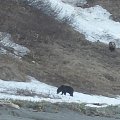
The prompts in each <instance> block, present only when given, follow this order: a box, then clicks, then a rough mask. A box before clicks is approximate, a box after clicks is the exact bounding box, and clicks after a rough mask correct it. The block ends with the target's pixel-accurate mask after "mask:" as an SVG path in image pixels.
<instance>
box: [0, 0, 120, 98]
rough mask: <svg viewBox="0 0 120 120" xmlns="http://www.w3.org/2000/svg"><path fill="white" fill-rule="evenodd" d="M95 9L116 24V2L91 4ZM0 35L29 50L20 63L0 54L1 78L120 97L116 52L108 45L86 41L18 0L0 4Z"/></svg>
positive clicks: (119, 57)
mask: <svg viewBox="0 0 120 120" xmlns="http://www.w3.org/2000/svg"><path fill="white" fill-rule="evenodd" d="M113 2H114V4H112V3H113ZM96 4H100V5H101V6H103V7H104V8H106V9H107V10H108V11H110V12H111V13H112V14H113V16H112V17H113V18H114V19H115V20H119V11H118V13H117V10H118V8H120V6H119V5H120V4H119V5H117V4H118V1H114V0H111V1H108V0H106V1H105V0H98V1H97V2H96V1H94V0H93V2H91V3H90V5H91V6H93V5H96ZM116 5H117V7H116ZM111 6H112V8H111ZM0 31H1V32H8V33H10V34H11V35H12V38H13V40H14V42H16V43H19V44H21V45H24V46H25V47H27V48H29V49H30V51H31V52H30V54H28V55H26V56H24V57H23V58H22V61H20V60H18V59H14V58H11V57H10V56H9V54H8V55H0V79H3V80H17V81H20V80H21V81H26V77H25V75H30V76H33V77H35V78H37V79H38V80H40V81H41V82H45V83H48V84H50V85H54V86H59V85H61V84H69V85H71V86H72V87H73V88H74V89H75V91H79V92H84V93H89V94H101V95H106V96H111V95H118V94H120V65H119V64H120V49H116V51H115V52H110V51H109V50H108V46H107V45H104V44H103V43H97V42H96V43H92V42H89V41H87V40H85V37H84V35H81V34H80V33H78V32H76V31H74V30H73V29H72V28H71V27H70V26H68V25H66V23H60V22H58V21H56V20H54V18H53V17H50V16H47V15H45V14H44V13H43V12H42V11H39V10H37V9H35V8H33V7H31V6H28V5H26V4H24V3H22V2H19V1H17V0H0ZM6 58H7V59H6ZM33 61H35V62H33Z"/></svg>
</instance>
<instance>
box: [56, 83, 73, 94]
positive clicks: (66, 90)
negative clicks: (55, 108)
mask: <svg viewBox="0 0 120 120" xmlns="http://www.w3.org/2000/svg"><path fill="white" fill-rule="evenodd" d="M60 92H62V94H64V95H66V93H69V94H70V96H73V92H74V89H73V88H72V87H71V86H67V85H61V86H60V87H58V89H57V94H58V93H60Z"/></svg>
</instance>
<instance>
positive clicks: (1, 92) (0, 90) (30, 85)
mask: <svg viewBox="0 0 120 120" xmlns="http://www.w3.org/2000/svg"><path fill="white" fill-rule="evenodd" d="M29 79H30V80H31V82H15V81H3V80H0V99H14V100H16V99H17V100H28V101H42V100H45V101H49V102H52V103H55V102H68V103H71V102H75V103H87V104H88V106H92V107H93V106H94V107H105V106H106V105H119V104H120V98H119V97H118V98H109V97H104V96H97V95H88V94H83V93H78V92H74V95H73V97H71V96H70V95H69V94H67V95H66V96H65V95H61V94H57V93H56V90H57V88H56V87H54V86H50V85H47V84H45V83H42V82H39V81H37V80H36V79H35V78H33V77H29ZM21 91H24V92H28V94H27V95H25V94H18V93H20V92H21ZM32 93H34V94H33V95H32ZM95 103H96V104H102V106H97V105H95Z"/></svg>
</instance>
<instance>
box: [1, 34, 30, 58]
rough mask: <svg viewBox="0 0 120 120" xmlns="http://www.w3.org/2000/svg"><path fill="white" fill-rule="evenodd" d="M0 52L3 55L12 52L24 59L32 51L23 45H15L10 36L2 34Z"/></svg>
mask: <svg viewBox="0 0 120 120" xmlns="http://www.w3.org/2000/svg"><path fill="white" fill-rule="evenodd" d="M0 52H1V53H3V54H6V53H7V52H10V53H11V54H14V55H16V56H20V57H22V56H24V55H26V54H27V53H29V52H30V50H29V49H28V48H26V47H24V46H22V45H18V44H16V43H14V42H13V41H12V38H11V35H10V34H8V33H4V32H0Z"/></svg>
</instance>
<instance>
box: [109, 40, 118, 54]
mask: <svg viewBox="0 0 120 120" xmlns="http://www.w3.org/2000/svg"><path fill="white" fill-rule="evenodd" d="M115 48H116V45H115V42H109V50H110V51H111V52H112V51H115Z"/></svg>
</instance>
